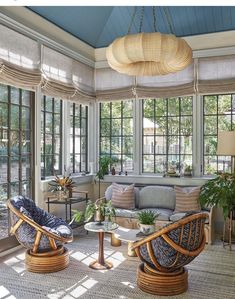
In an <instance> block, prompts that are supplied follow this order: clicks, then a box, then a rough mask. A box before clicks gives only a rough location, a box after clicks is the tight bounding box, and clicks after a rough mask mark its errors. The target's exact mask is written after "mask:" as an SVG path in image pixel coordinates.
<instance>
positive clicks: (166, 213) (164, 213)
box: [115, 208, 173, 221]
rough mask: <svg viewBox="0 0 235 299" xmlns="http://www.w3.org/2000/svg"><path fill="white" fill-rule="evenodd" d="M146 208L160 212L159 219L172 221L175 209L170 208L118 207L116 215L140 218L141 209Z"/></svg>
mask: <svg viewBox="0 0 235 299" xmlns="http://www.w3.org/2000/svg"><path fill="white" fill-rule="evenodd" d="M144 210H151V211H153V212H154V213H156V214H159V215H158V217H157V220H161V221H170V217H171V215H172V213H173V210H169V209H154V208H151V209H142V210H139V209H135V210H126V209H119V208H116V209H115V212H116V216H117V217H125V218H138V213H139V212H140V211H144Z"/></svg>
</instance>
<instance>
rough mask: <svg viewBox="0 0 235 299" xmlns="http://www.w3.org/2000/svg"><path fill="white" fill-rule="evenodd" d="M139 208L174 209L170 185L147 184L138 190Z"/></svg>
mask: <svg viewBox="0 0 235 299" xmlns="http://www.w3.org/2000/svg"><path fill="white" fill-rule="evenodd" d="M139 208H140V209H144V208H165V209H171V210H174V209H175V192H174V189H173V188H171V187H165V186H147V187H144V188H143V189H142V190H140V195H139Z"/></svg>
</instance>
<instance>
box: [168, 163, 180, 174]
mask: <svg viewBox="0 0 235 299" xmlns="http://www.w3.org/2000/svg"><path fill="white" fill-rule="evenodd" d="M166 175H167V176H170V177H179V176H180V175H179V173H177V172H176V167H175V166H173V165H171V166H169V168H168V171H167V174H166Z"/></svg>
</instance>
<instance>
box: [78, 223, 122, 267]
mask: <svg viewBox="0 0 235 299" xmlns="http://www.w3.org/2000/svg"><path fill="white" fill-rule="evenodd" d="M84 228H85V229H86V230H87V231H91V232H96V233H98V237H99V256H98V260H96V261H94V262H92V263H91V264H90V265H89V267H90V268H92V269H95V270H105V269H111V268H112V267H113V264H112V263H110V262H108V261H106V260H105V259H104V233H108V232H109V233H110V232H112V231H113V230H115V229H117V228H118V224H116V223H112V222H107V221H104V222H102V224H98V223H97V222H89V223H86V224H85V225H84Z"/></svg>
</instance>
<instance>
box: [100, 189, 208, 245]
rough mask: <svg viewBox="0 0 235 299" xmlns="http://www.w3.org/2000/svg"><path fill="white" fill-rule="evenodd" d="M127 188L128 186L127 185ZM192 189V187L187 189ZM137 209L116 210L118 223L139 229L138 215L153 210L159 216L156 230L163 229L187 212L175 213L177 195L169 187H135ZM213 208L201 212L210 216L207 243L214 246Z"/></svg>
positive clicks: (206, 229)
mask: <svg viewBox="0 0 235 299" xmlns="http://www.w3.org/2000/svg"><path fill="white" fill-rule="evenodd" d="M125 186H126V185H125ZM186 188H190V187H186ZM134 193H135V208H134V209H122V208H116V209H115V210H116V222H117V223H118V224H119V225H121V226H123V227H126V228H133V229H135V228H137V223H138V220H137V217H138V213H139V212H140V211H142V210H150V209H151V210H153V211H154V212H156V213H157V214H158V217H157V219H156V222H155V226H156V229H159V228H161V227H162V226H164V225H165V224H168V223H170V222H175V221H178V220H179V219H181V218H182V217H184V216H185V214H186V212H183V213H182V212H178V213H177V212H175V203H176V193H175V190H174V188H173V187H168V186H158V185H156V186H155V185H154V186H145V187H140V188H138V187H135V188H134ZM105 198H106V200H111V199H112V185H110V186H109V187H108V188H107V189H106V192H105ZM213 210H214V209H213V208H202V209H201V212H203V213H204V212H206V213H207V214H208V219H207V220H206V224H205V234H206V241H207V243H208V244H212V242H213V239H214V237H213V235H214V228H213Z"/></svg>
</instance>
